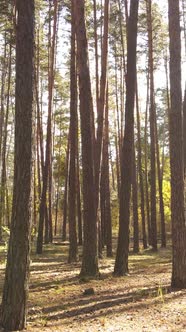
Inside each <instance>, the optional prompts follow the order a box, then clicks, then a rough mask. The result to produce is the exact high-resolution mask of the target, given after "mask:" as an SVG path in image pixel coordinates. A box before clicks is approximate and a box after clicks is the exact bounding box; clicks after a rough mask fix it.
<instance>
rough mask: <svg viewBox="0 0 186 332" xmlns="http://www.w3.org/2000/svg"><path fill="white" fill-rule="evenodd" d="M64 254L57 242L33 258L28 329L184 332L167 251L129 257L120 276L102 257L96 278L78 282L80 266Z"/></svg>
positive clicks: (182, 305) (184, 313) (181, 300)
mask: <svg viewBox="0 0 186 332" xmlns="http://www.w3.org/2000/svg"><path fill="white" fill-rule="evenodd" d="M67 256H68V246H67V245H64V244H59V243H58V244H56V245H55V244H53V245H50V246H46V247H45V248H44V253H43V255H33V256H32V264H31V281H30V296H29V303H28V318H27V331H29V332H49V331H56V332H57V331H61V332H63V331H64V332H70V331H73V332H93V331H97V332H98V331H99V332H102V331H106V332H111V331H112V332H120V331H125V332H132V331H134V332H141V331H143V332H154V331H156V332H158V331H159V332H164V331H169V332H184V331H186V290H172V289H171V288H170V279H171V248H170V247H169V248H168V249H159V250H158V253H153V252H152V251H151V250H149V249H148V250H145V251H141V252H140V253H139V254H135V255H134V254H130V259H129V267H130V274H129V275H128V276H125V277H120V278H119V277H114V276H113V275H112V272H113V267H114V258H103V259H101V260H100V273H101V276H100V278H99V279H98V280H90V279H89V280H88V279H84V280H82V279H80V278H79V271H80V266H81V263H80V262H77V263H74V264H67V263H66V261H67ZM1 267H2V265H1ZM1 273H3V267H2V269H1ZM1 286H2V285H1ZM1 288H2V287H1Z"/></svg>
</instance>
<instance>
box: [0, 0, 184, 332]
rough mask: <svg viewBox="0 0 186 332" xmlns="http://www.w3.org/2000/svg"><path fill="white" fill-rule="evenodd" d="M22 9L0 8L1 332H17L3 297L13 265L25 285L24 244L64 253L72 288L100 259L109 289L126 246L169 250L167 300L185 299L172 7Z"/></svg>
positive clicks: (177, 46) (180, 78)
mask: <svg viewBox="0 0 186 332" xmlns="http://www.w3.org/2000/svg"><path fill="white" fill-rule="evenodd" d="M23 2H24V1H23V0H17V1H13V0H12V1H11V0H9V1H5V0H2V1H1V3H0V13H1V15H0V44H1V50H0V156H1V158H0V242H1V243H7V241H8V239H9V237H10V242H9V251H8V263H7V269H6V277H5V287H4V293H3V294H4V295H3V308H6V310H5V309H3V310H4V311H3V316H2V317H3V324H4V326H7V324H9V325H8V326H9V328H10V329H12V327H13V326H14V327H15V326H16V327H17V328H23V327H24V319H23V317H24V313H25V309H24V310H23V307H22V306H25V305H26V299H25V301H22V300H21V299H23V297H24V294H25V293H24V292H25V289H23V292H21V291H20V288H19V287H18V286H16V287H17V288H18V293H19V295H18V294H17V296H20V312H19V309H16V313H15V312H14V313H13V314H12V311H11V310H12V309H11V310H10V303H11V300H10V298H11V299H13V298H14V297H15V296H13V295H12V294H13V290H11V291H10V287H9V285H10V282H11V283H12V289H13V288H14V286H15V284H14V282H15V280H14V282H13V281H12V278H14V277H12V276H13V275H14V273H15V271H14V270H13V269H14V268H13V265H16V268H17V272H16V273H17V275H20V274H23V275H24V277H23V279H22V278H21V279H22V280H20V284H21V282H23V280H25V279H24V278H26V279H27V281H28V271H29V263H28V261H27V258H28V256H29V244H30V243H31V244H32V247H33V251H34V252H36V253H37V254H38V255H40V254H42V252H43V245H44V244H45V245H46V244H50V243H52V242H53V241H63V242H65V243H68V244H69V251H68V263H73V262H76V261H77V260H79V256H81V255H82V265H81V271H80V276H81V277H82V278H84V277H94V278H97V277H99V263H98V261H99V259H101V258H103V257H104V255H106V256H107V257H113V255H114V258H115V264H114V271H113V272H114V275H116V276H123V275H126V274H128V272H129V267H128V255H129V246H131V247H132V250H133V252H134V253H138V252H139V251H140V250H141V249H147V248H149V247H150V248H151V249H152V250H153V251H154V252H156V251H157V250H158V248H160V247H162V248H165V247H166V246H167V243H168V245H170V243H172V245H173V272H172V287H180V288H185V287H186V254H185V252H186V241H185V239H186V229H185V219H184V218H185V217H184V214H185V208H184V205H185V202H184V173H185V167H186V151H185V146H186V144H185V141H186V139H185V132H186V131H185V130H186V128H185V124H186V92H185V91H186V90H185V71H186V67H185V58H186V2H185V1H184V0H182V1H177V2H176V4H175V1H173V0H169V1H168V2H167V1H158V0H154V1H151V0H141V1H137V0H134V1H133V0H131V1H128V0H117V1H113V0H110V1H109V0H105V1H103V0H99V1H98V0H97V1H96V0H94V1H90V0H87V1H83V0H81V1H67V0H53V1H44V0H35V1H33V0H32V1H30V4H23ZM34 7H35V8H34ZM14 138H15V139H14ZM31 197H32V199H31ZM21 214H22V215H21ZM31 220H32V223H31ZM171 221H172V223H171ZM23 225H26V226H23ZM30 235H31V236H30ZM30 238H31V242H30V240H29V239H30ZM116 238H117V249H116V253H115V247H114V250H113V239H116ZM12 248H14V249H12ZM18 248H19V249H18ZM105 248H106V251H105ZM17 250H18V251H17ZM17 252H19V253H20V256H19V254H17ZM22 252H24V254H23V253H22ZM13 262H14V263H15V262H17V263H16V264H14V263H13ZM19 264H20V270H19V268H18V266H19ZM13 271H14V272H13ZM23 271H24V272H23ZM10 293H11V294H10ZM7 299H9V300H7ZM7 301H8V304H7V303H6V302H7ZM13 301H14V306H17V304H16V301H17V299H16V298H14V300H13ZM23 302H24V304H23ZM18 307H19V306H18ZM18 307H17V308H18ZM7 312H8V314H7ZM18 312H19V314H18ZM11 315H13V316H14V317H15V315H17V316H19V315H20V316H21V317H22V319H23V320H22V321H21V323H20V321H19V320H18V322H15V321H14V322H12V321H11V323H10V316H11Z"/></svg>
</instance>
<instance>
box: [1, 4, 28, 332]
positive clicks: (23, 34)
mask: <svg viewBox="0 0 186 332" xmlns="http://www.w3.org/2000/svg"><path fill="white" fill-rule="evenodd" d="M16 14H17V15H16V17H17V29H16V104H15V160H14V191H13V207H12V221H11V232H10V240H9V249H8V257H7V265H6V273H5V283H4V289H3V299H2V320H1V324H2V326H3V327H4V328H5V329H6V330H8V331H15V330H22V329H23V328H24V327H25V323H26V304H27V298H28V283H29V253H30V228H31V227H30V226H31V183H32V150H33V148H32V137H33V133H32V132H33V130H32V128H33V57H34V0H30V1H24V0H17V1H16Z"/></svg>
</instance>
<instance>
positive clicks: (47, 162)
mask: <svg viewBox="0 0 186 332" xmlns="http://www.w3.org/2000/svg"><path fill="white" fill-rule="evenodd" d="M57 6H58V2H57V0H54V25H53V36H52V46H51V56H50V71H49V89H48V90H49V97H48V120H47V139H46V153H45V165H44V170H43V188H42V195H41V202H40V210H39V228H38V238H37V254H41V253H42V249H43V226H44V218H45V213H46V194H47V187H48V180H49V166H50V158H51V140H52V104H53V88H54V52H55V43H56V27H57ZM45 219H46V218H45ZM46 222H47V219H46ZM50 222H51V221H50Z"/></svg>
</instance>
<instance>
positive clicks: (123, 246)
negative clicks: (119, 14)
mask: <svg viewBox="0 0 186 332" xmlns="http://www.w3.org/2000/svg"><path fill="white" fill-rule="evenodd" d="M138 4H139V1H138V0H134V1H132V2H131V6H130V16H129V21H128V38H127V77H126V107H125V134H124V140H123V148H122V160H121V188H120V207H119V235H118V246H117V253H116V261H115V267H114V273H115V274H116V275H124V274H126V273H128V252H129V219H130V194H131V182H132V151H133V130H134V97H135V87H136V46H137V21H138Z"/></svg>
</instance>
